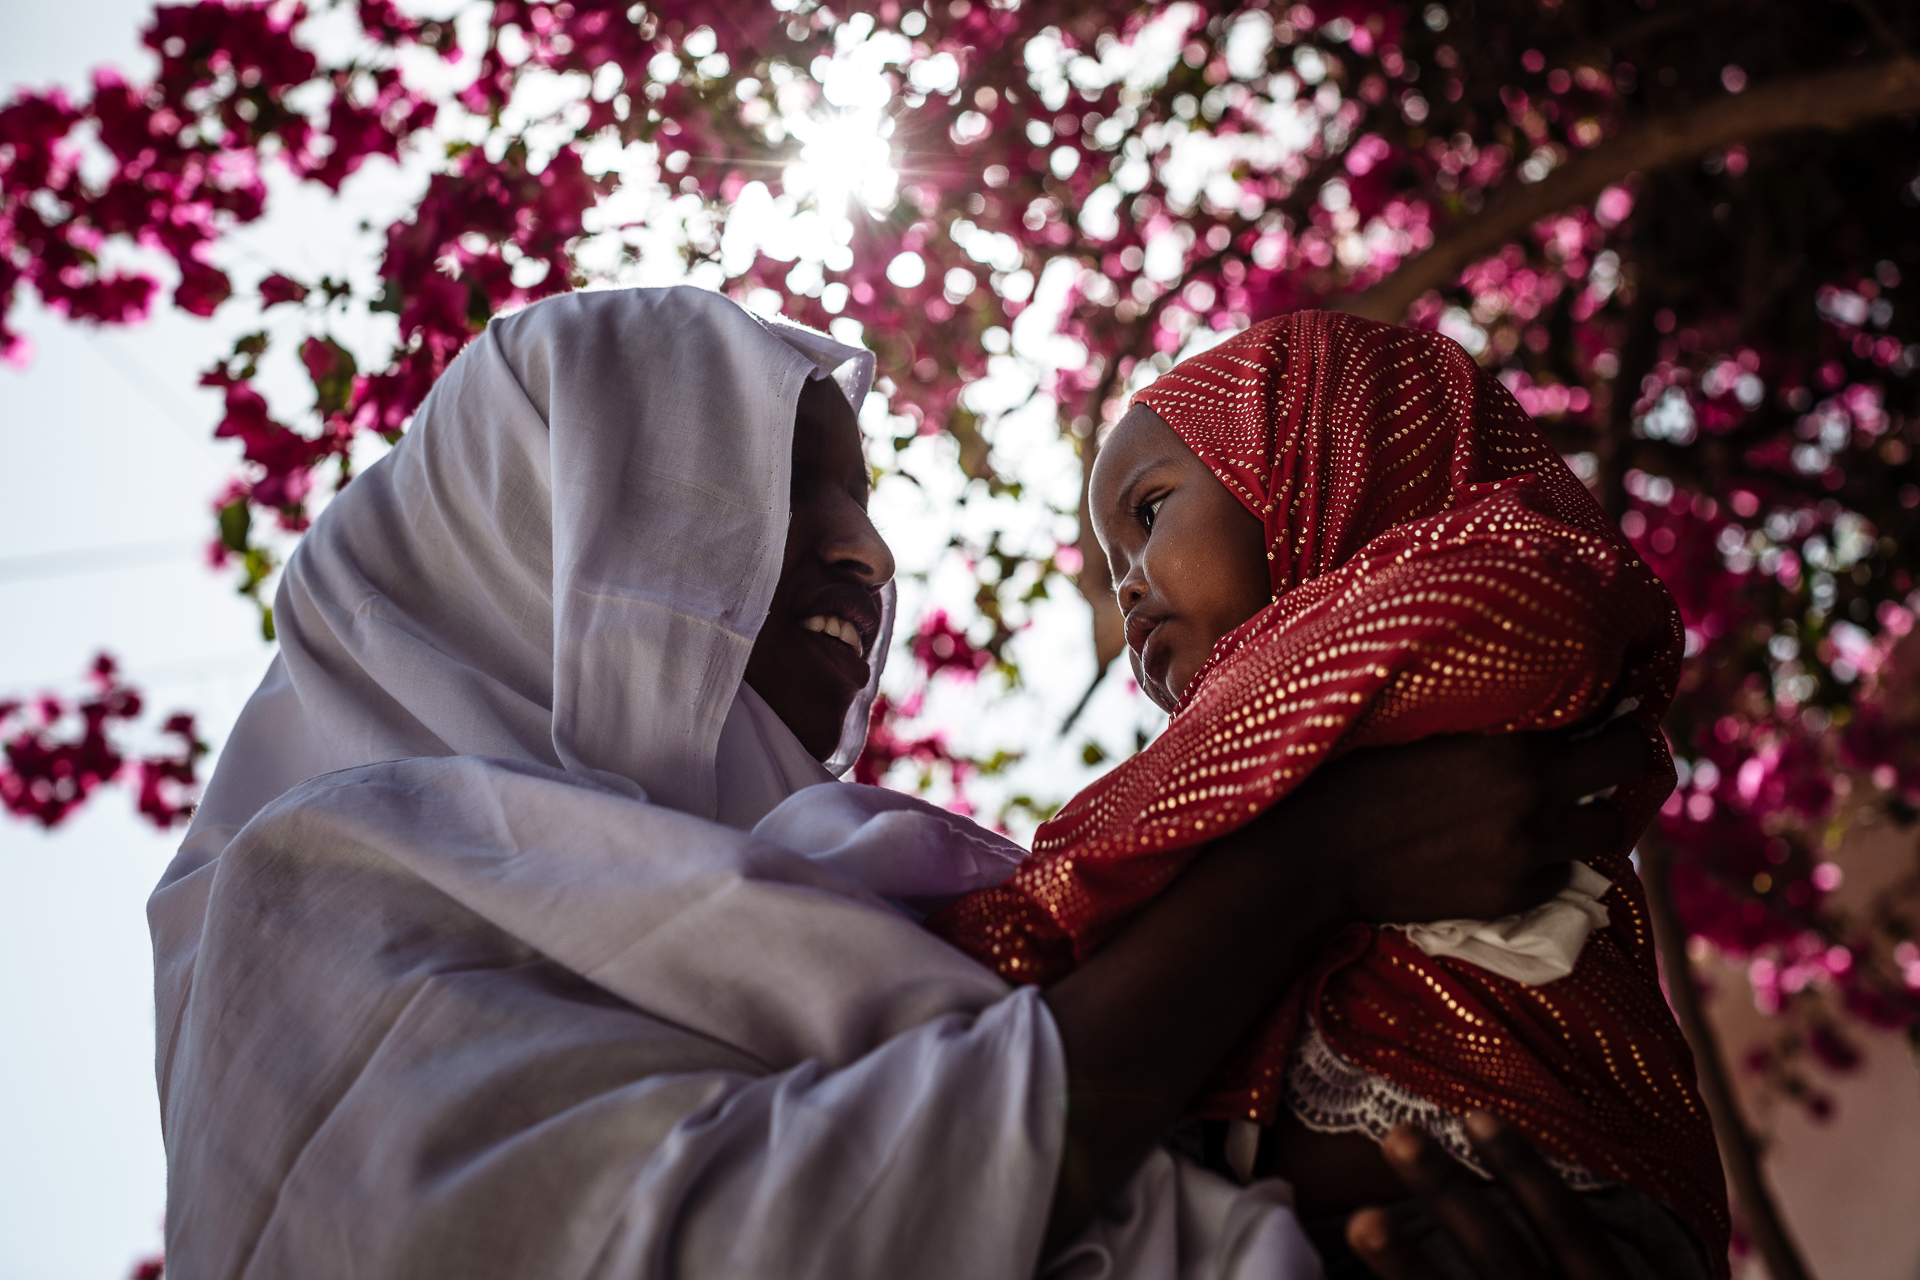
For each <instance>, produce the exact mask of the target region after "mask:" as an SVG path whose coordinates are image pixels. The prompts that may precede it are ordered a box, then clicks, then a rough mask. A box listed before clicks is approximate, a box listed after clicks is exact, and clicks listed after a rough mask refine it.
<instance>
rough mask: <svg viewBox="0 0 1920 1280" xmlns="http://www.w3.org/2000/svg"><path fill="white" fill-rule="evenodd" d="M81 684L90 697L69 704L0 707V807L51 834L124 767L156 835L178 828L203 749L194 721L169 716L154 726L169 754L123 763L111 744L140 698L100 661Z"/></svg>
mask: <svg viewBox="0 0 1920 1280" xmlns="http://www.w3.org/2000/svg"><path fill="white" fill-rule="evenodd" d="M88 679H89V682H90V683H91V684H92V686H93V692H92V694H91V695H89V696H87V697H83V698H80V699H78V700H75V701H72V702H69V701H67V700H65V699H62V698H58V697H55V696H54V695H52V694H43V695H41V696H40V697H38V698H35V699H33V700H32V701H31V702H20V701H9V702H0V738H3V739H4V742H5V748H4V750H5V763H4V764H0V804H5V805H6V807H7V809H8V811H9V812H11V813H12V814H14V815H15V816H16V817H20V818H25V819H28V820H29V821H32V822H37V823H39V824H40V825H41V826H43V827H49V828H51V827H55V826H58V825H59V824H60V822H61V821H62V820H63V819H65V818H66V817H67V816H68V815H69V814H70V813H71V812H72V811H73V810H74V809H75V808H77V807H78V806H79V805H81V804H83V803H84V802H85V801H86V800H87V798H88V797H89V796H90V795H92V794H93V792H94V791H95V789H97V788H98V787H100V786H101V785H102V784H104V783H108V782H112V781H114V780H115V779H116V778H120V777H123V776H125V774H126V772H127V769H128V766H129V765H131V766H132V771H133V775H134V780H135V787H136V792H137V805H138V808H139V810H140V812H141V814H142V815H144V816H145V817H146V818H147V820H148V821H150V822H152V823H153V824H154V825H155V826H157V827H160V828H161V829H163V830H164V829H166V828H168V827H171V826H174V825H176V824H179V823H181V822H184V821H185V820H186V819H187V817H188V816H189V815H190V814H191V813H192V810H193V798H194V795H195V793H196V788H197V785H198V780H197V779H196V777H195V776H194V766H195V764H196V763H197V762H198V761H199V759H200V757H201V756H202V755H204V754H205V753H206V749H207V748H206V744H205V743H202V742H201V741H200V740H199V739H198V738H197V737H196V736H195V734H194V724H193V717H192V716H190V715H184V714H179V715H174V716H170V717H168V719H167V720H165V721H164V722H163V723H162V724H161V725H160V730H159V731H160V734H161V735H162V736H163V737H171V738H174V739H177V740H178V745H177V747H176V749H175V750H173V751H171V752H161V753H158V754H154V755H148V756H142V757H138V758H135V759H132V760H129V758H128V756H127V754H126V752H125V751H124V750H123V748H122V747H121V745H120V744H119V743H118V742H116V741H115V738H116V735H117V734H118V733H119V732H120V731H121V730H122V729H123V728H124V727H125V726H126V725H129V724H131V723H132V722H133V721H135V720H136V719H138V718H139V715H140V711H141V699H140V695H139V694H138V693H136V692H135V691H134V690H133V689H131V688H129V687H128V686H127V685H126V684H124V683H123V682H122V681H121V680H120V677H119V667H118V665H117V664H116V663H115V662H114V660H113V659H112V658H110V657H108V656H107V655H106V654H104V653H103V654H101V655H100V656H99V657H97V658H95V659H94V662H93V668H92V670H91V671H90V672H89V673H88Z"/></svg>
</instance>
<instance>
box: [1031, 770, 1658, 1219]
mask: <svg viewBox="0 0 1920 1280" xmlns="http://www.w3.org/2000/svg"><path fill="white" fill-rule="evenodd" d="M1646 766H1647V754H1646V746H1645V743H1644V740H1643V739H1641V738H1640V737H1639V736H1638V735H1635V734H1632V733H1621V732H1615V733H1611V734H1607V735H1603V736H1602V737H1600V738H1598V739H1594V740H1592V741H1588V742H1583V743H1577V744H1568V743H1565V742H1563V741H1561V740H1559V739H1557V738H1549V737H1542V736H1538V735H1511V736H1507V737H1497V738H1480V737H1460V738H1443V739H1430V740H1427V741H1424V742H1418V743H1414V744H1411V745H1409V746H1404V747H1393V748H1381V749H1378V750H1373V751H1365V752H1356V753H1355V754H1354V755H1352V756H1350V757H1348V758H1347V759H1345V760H1343V761H1341V762H1340V763H1339V764H1338V765H1337V766H1336V767H1334V768H1330V769H1328V770H1325V771H1324V772H1323V773H1322V774H1321V775H1319V776H1317V777H1316V778H1315V779H1313V780H1312V781H1311V782H1309V783H1308V784H1307V785H1306V786H1303V787H1302V788H1300V789H1299V791H1297V792H1296V793H1294V794H1293V795H1291V796H1289V797H1288V799H1286V800H1285V801H1283V802H1282V803H1280V804H1278V805H1276V806H1275V807H1274V808H1273V809H1272V810H1270V811H1269V812H1268V813H1267V814H1265V815H1263V816H1262V818H1261V819H1259V820H1258V821H1257V822H1255V823H1253V824H1251V825H1250V826H1247V827H1244V828H1242V829H1241V830H1240V831H1238V832H1236V833H1234V834H1233V835H1232V836H1230V837H1227V838H1226V839H1223V840H1219V841H1215V842H1214V843H1213V844H1212V845H1211V846H1210V847H1209V848H1208V850H1207V852H1206V853H1205V854H1203V855H1202V856H1201V857H1200V858H1198V859H1196V860H1195V862H1194V864H1193V865H1192V866H1191V867H1190V868H1189V869H1188V870H1187V871H1186V873H1185V874H1183V875H1182V876H1181V877H1180V878H1179V879H1178V880H1177V881H1175V882H1174V884H1173V885H1172V887H1170V888H1169V889H1168V890H1167V891H1166V892H1165V893H1163V894H1161V895H1160V896H1159V897H1158V898H1157V899H1156V900H1155V901H1154V902H1153V904H1152V905H1151V906H1150V907H1149V908H1148V909H1147V910H1145V911H1144V912H1142V913H1141V914H1140V916H1139V917H1138V918H1137V919H1136V920H1135V921H1134V922H1133V923H1132V924H1130V925H1129V926H1128V927H1127V928H1126V929H1125V930H1124V931H1122V932H1121V933H1120V934H1119V935H1117V936H1116V937H1115V938H1113V939H1112V940H1111V941H1110V942H1108V943H1107V944H1106V945H1105V946H1103V947H1102V948H1100V950H1099V951H1097V952H1096V953H1095V954H1094V955H1093V956H1091V957H1090V958H1089V959H1088V960H1087V962H1086V963H1085V964H1083V965H1081V966H1080V967H1079V968H1078V969H1076V970H1075V971H1074V972H1072V973H1071V974H1069V975H1068V976H1066V977H1065V978H1062V979H1061V980H1059V981H1058V982H1056V983H1054V984H1052V985H1051V986H1050V987H1048V989H1047V993H1046V1000H1047V1004H1048V1007H1049V1008H1050V1009H1051V1011H1052V1013H1053V1015H1054V1019H1055V1023H1056V1025H1057V1026H1058V1028H1059V1030H1060V1037H1061V1040H1062V1042H1063V1045H1064V1048H1065V1051H1066V1059H1067V1070H1068V1089H1069V1098H1068V1111H1067V1142H1066V1151H1065V1155H1064V1157H1063V1164H1062V1167H1061V1170H1060V1175H1059V1179H1058V1183H1057V1189H1056V1192H1055V1199H1054V1206H1053V1215H1052V1220H1051V1222H1050V1225H1049V1229H1048V1239H1049V1241H1050V1242H1051V1244H1052V1246H1053V1247H1057V1246H1059V1245H1061V1244H1064V1243H1065V1242H1066V1241H1068V1240H1071V1239H1072V1238H1073V1237H1074V1236H1075V1235H1076V1234H1077V1233H1078V1232H1079V1231H1080V1229H1081V1228H1082V1227H1083V1226H1084V1225H1085V1224H1086V1222H1087V1221H1088V1220H1089V1219H1090V1218H1091V1216H1092V1214H1093V1213H1094V1211H1095V1210H1096V1209H1097V1208H1098V1207H1099V1206H1100V1205H1101V1204H1103V1203H1105V1201H1106V1200H1107V1199H1108V1198H1109V1197H1110V1196H1111V1195H1112V1194H1113V1193H1114V1191H1116V1190H1117V1189H1118V1187H1119V1186H1120V1184H1121V1183H1122V1182H1124V1181H1125V1179H1126V1178H1127V1177H1129V1176H1131V1175H1132V1173H1133V1171H1134V1169H1135V1168H1136V1167H1138V1165H1139V1162H1140V1160H1141V1159H1142V1158H1143V1157H1144V1156H1145V1154H1146V1153H1147V1151H1148V1150H1150V1149H1151V1148H1152V1146H1153V1145H1154V1144H1155V1143H1156V1142H1158V1141H1159V1140H1160V1138H1161V1136H1162V1135H1163V1134H1164V1133H1165V1132H1166V1130H1167V1128H1168V1126H1170V1125H1171V1124H1172V1123H1173V1122H1174V1121H1175V1120H1177V1119H1178V1118H1179V1117H1180V1115H1181V1114H1183V1113H1184V1112H1185V1111H1186V1109H1187V1107H1188V1106H1189V1104H1190V1102H1191V1100H1192V1099H1193V1097H1194V1096H1195V1094H1197V1093H1198V1092H1199V1090H1200V1089H1201V1087H1202V1086H1203V1085H1204V1084H1205V1083H1206V1081H1207V1080H1208V1079H1209V1078H1210V1077H1211V1076H1212V1075H1213V1073H1214V1072H1215V1071H1217V1070H1218V1069H1219V1067H1220V1064H1221V1062H1222V1061H1223V1060H1224V1059H1225V1058H1226V1057H1227V1055H1228V1053H1229V1052H1231V1050H1232V1049H1233V1046H1234V1045H1235V1043H1236V1042H1237V1041H1238V1040H1239V1039H1240V1038H1241V1037H1242V1036H1244V1035H1245V1034H1246V1032H1247V1031H1248V1029H1249V1028H1250V1027H1251V1026H1252V1025H1253V1024H1254V1022H1255V1020H1256V1019H1258V1018H1259V1017H1260V1016H1261V1015H1263V1014H1265V1013H1267V1012H1268V1011H1270V1009H1271V1008H1272V1007H1273V1005H1274V1003H1275V1002H1276V1001H1277V1000H1278V998H1279V996H1280V994H1281V993H1282V992H1283V991H1284V990H1285V989H1286V986H1287V985H1288V983H1290V982H1291V981H1292V980H1293V978H1294V977H1295V976H1297V975H1298V974H1299V973H1300V972H1301V971H1302V970H1303V969H1304V968H1305V966H1306V964H1307V963H1308V962H1309V961H1310V960H1311V959H1312V958H1313V956H1314V955H1315V954H1317V952H1318V949H1319V946H1320V944H1321V942H1322V941H1323V940H1324V939H1325V938H1326V937H1327V935H1328V934H1329V933H1330V932H1331V930H1332V929H1333V928H1335V927H1336V926H1338V925H1340V924H1343V923H1345V922H1346V921H1349V920H1353V919H1369V918H1372V919H1377V918H1380V915H1381V914H1382V913H1383V912H1385V911H1387V910H1389V909H1391V910H1393V911H1397V912H1411V913H1412V915H1413V916H1414V917H1415V918H1427V919H1431V918H1435V917H1437V916H1448V915H1459V914H1465V913H1468V912H1472V911H1476V910H1479V909H1482V908H1483V907H1485V906H1487V905H1493V904H1511V903H1515V902H1516V901H1518V902H1520V903H1522V904H1524V903H1525V902H1526V901H1527V900H1528V896H1529V893H1531V896H1532V899H1533V900H1537V899H1538V898H1539V897H1540V896H1542V894H1541V890H1540V888H1539V883H1538V882H1539V877H1540V873H1541V872H1542V870H1543V869H1545V870H1546V871H1547V872H1548V874H1549V875H1550V876H1551V875H1552V874H1553V868H1554V867H1555V865H1556V864H1559V863H1562V862H1564V861H1565V859H1567V858H1568V857H1577V856H1582V855H1583V852H1590V851H1591V850H1592V849H1594V848H1598V847H1604V846H1605V845H1607V844H1609V843H1610V842H1611V841H1613V840H1614V839H1616V838H1617V816H1615V819H1614V823H1613V825H1609V823H1608V819H1607V815H1606V814H1604V813H1598V812H1595V811H1594V807H1592V806H1589V807H1587V808H1584V809H1583V808H1579V807H1577V806H1576V805H1575V804H1574V803H1573V802H1574V801H1575V800H1576V799H1577V798H1578V797H1579V796H1581V795H1585V794H1587V793H1588V792H1591V791H1595V790H1598V789H1600V788H1601V787H1605V786H1608V785H1611V784H1613V783H1615V782H1620V781H1624V780H1626V779H1629V778H1632V777H1634V776H1636V775H1637V774H1638V773H1639V772H1641V771H1642V770H1644V769H1645V768H1646ZM1287 855H1291V856H1287ZM1468 863H1470V864H1471V865H1472V866H1473V868H1474V870H1473V871H1472V873H1471V874H1466V875H1463V874H1462V873H1461V870H1460V868H1461V867H1462V866H1463V865H1465V864H1468ZM1547 891H1548V892H1550V891H1551V889H1548V890H1547ZM1382 893H1385V894H1386V895H1387V896H1386V897H1385V898H1384V899H1383V898H1382V896H1381V895H1382ZM1499 909H1507V908H1506V907H1504V906H1501V907H1500V908H1499ZM1402 918H1406V917H1405V916H1404V915H1403V916H1402Z"/></svg>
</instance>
